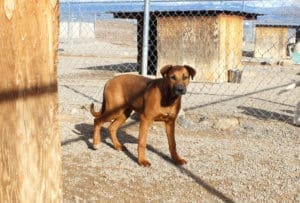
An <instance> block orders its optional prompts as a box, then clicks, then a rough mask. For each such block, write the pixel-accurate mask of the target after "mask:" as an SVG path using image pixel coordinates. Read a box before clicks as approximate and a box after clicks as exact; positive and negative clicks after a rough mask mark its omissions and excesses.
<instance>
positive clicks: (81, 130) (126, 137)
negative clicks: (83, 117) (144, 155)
mask: <svg viewBox="0 0 300 203" xmlns="http://www.w3.org/2000/svg"><path fill="white" fill-rule="evenodd" d="M135 123H136V121H132V122H129V123H128V124H125V125H123V126H122V127H120V129H119V130H118V132H117V136H118V139H119V141H120V142H121V144H123V145H124V144H126V143H136V144H137V143H138V139H137V138H136V137H134V136H132V135H130V134H128V133H126V132H125V131H124V130H122V129H124V128H126V127H128V126H129V125H133V124H135ZM93 128H94V126H93V125H91V124H87V123H81V124H76V125H75V130H74V131H73V132H74V133H76V134H78V135H80V137H78V138H75V139H70V140H66V141H63V142H62V145H67V144H70V143H72V142H77V141H79V140H83V141H85V143H86V145H87V147H88V148H89V149H92V150H93V145H92V142H91V141H92V140H91V138H92V135H93V130H94V129H93ZM100 133H101V143H103V144H106V145H107V146H109V147H111V148H112V149H115V148H114V146H113V144H112V143H111V142H110V141H108V140H110V135H109V131H108V129H107V128H104V127H102V128H101V130H100ZM146 148H147V150H150V151H152V152H154V153H156V154H157V155H159V156H160V157H161V158H163V159H164V160H166V161H168V162H170V163H172V164H173V162H172V160H171V158H170V157H169V156H167V155H166V154H164V153H162V152H159V151H158V150H156V149H155V148H154V147H152V146H151V145H149V144H147V146H146ZM123 152H124V153H125V154H126V155H127V156H128V157H129V158H130V159H131V160H133V161H134V162H136V163H137V162H138V159H137V157H136V156H135V155H134V154H133V153H131V152H130V151H129V150H128V149H127V148H125V149H124V150H123Z"/></svg>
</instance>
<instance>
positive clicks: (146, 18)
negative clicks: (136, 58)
mask: <svg viewBox="0 0 300 203" xmlns="http://www.w3.org/2000/svg"><path fill="white" fill-rule="evenodd" d="M149 7H150V0H145V4H144V25H143V58H142V71H141V72H142V75H144V76H146V75H147V66H148V42H149Z"/></svg>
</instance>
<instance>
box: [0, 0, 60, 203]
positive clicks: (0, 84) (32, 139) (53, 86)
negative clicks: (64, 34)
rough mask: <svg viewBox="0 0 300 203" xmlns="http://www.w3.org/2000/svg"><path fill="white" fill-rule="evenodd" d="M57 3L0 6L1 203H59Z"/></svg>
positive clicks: (9, 0)
mask: <svg viewBox="0 0 300 203" xmlns="http://www.w3.org/2000/svg"><path fill="white" fill-rule="evenodd" d="M58 6H59V5H58V1H57V0H50V1H25V0H1V1H0V202H60V201H61V200H62V183H61V152H60V138H59V135H58V100H57V77H56V74H57V73H56V63H57V54H56V53H57V47H58Z"/></svg>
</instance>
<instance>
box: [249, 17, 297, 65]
mask: <svg viewBox="0 0 300 203" xmlns="http://www.w3.org/2000/svg"><path fill="white" fill-rule="evenodd" d="M298 27H299V25H298ZM296 28H297V25H292V24H274V23H273V24H272V23H257V24H256V27H255V47H254V57H257V58H265V59H269V60H270V61H271V62H278V61H281V60H282V59H284V58H286V57H287V56H288V47H287V45H288V43H289V29H296ZM295 38H296V39H297V36H295Z"/></svg>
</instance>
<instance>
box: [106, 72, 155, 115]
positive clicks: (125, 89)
mask: <svg viewBox="0 0 300 203" xmlns="http://www.w3.org/2000/svg"><path fill="white" fill-rule="evenodd" d="M150 81H152V80H151V79H149V78H146V77H143V76H139V75H131V74H124V75H119V76H116V77H114V78H112V79H110V80H109V81H108V82H107V83H106V86H105V89H104V95H103V98H104V100H105V105H106V108H111V107H116V106H119V107H121V108H126V106H128V108H131V109H133V110H135V111H139V110H140V109H141V108H142V105H143V95H144V92H145V90H146V89H147V86H148V84H149V82H150Z"/></svg>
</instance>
